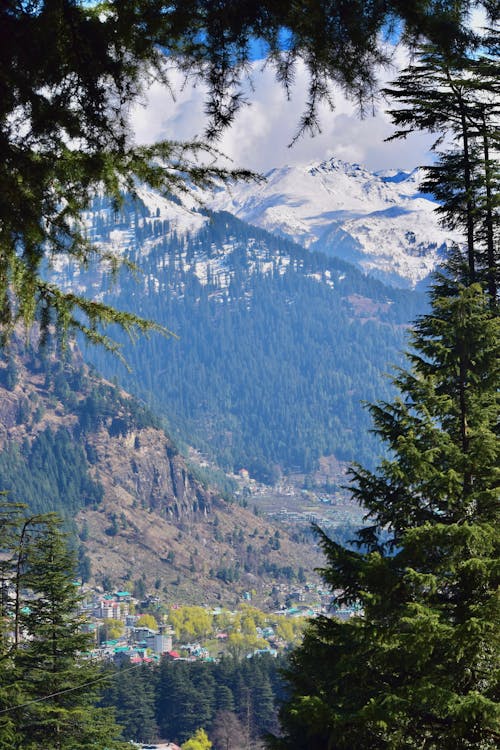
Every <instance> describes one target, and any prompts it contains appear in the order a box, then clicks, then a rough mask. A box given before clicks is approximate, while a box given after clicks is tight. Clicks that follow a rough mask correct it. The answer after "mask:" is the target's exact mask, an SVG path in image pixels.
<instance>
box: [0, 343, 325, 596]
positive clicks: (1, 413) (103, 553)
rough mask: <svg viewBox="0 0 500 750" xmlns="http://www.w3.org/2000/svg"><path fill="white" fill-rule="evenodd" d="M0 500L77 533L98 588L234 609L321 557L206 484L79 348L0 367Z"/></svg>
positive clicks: (26, 354) (85, 566)
mask: <svg viewBox="0 0 500 750" xmlns="http://www.w3.org/2000/svg"><path fill="white" fill-rule="evenodd" d="M0 491H5V492H7V498H6V499H7V501H11V502H24V503H27V504H28V506H29V507H30V509H31V510H32V511H33V512H36V513H39V512H49V511H57V512H58V513H60V514H62V515H63V517H64V518H65V519H66V521H67V523H68V524H69V525H70V526H73V528H75V527H76V529H77V530H78V533H79V541H78V545H79V558H80V571H81V573H82V574H83V575H84V576H85V578H90V579H91V580H92V581H93V582H95V583H97V584H105V585H106V587H108V586H110V587H112V586H118V587H120V588H123V587H129V586H130V587H131V588H132V587H133V586H134V584H137V585H139V584H140V588H142V589H143V590H144V589H146V590H149V591H150V592H154V591H155V590H156V589H161V590H163V591H164V592H165V593H166V594H167V595H168V596H169V597H170V598H171V599H174V600H176V601H187V602H190V603H202V602H210V603H214V602H215V601H218V600H221V601H223V602H226V603H231V604H234V603H235V601H237V600H238V597H239V596H241V593H242V591H244V590H245V589H256V590H257V592H258V595H259V596H263V597H265V596H266V595H267V593H268V592H269V590H270V588H271V586H270V582H271V581H273V582H275V581H284V582H290V581H293V580H294V578H295V577H297V576H298V572H299V571H298V569H299V566H300V567H303V568H304V569H305V570H306V571H308V573H309V574H310V573H311V571H312V568H313V566H314V565H315V564H317V560H318V556H317V555H318V553H317V550H315V549H314V548H313V547H312V546H311V544H310V543H308V544H304V543H300V542H298V541H293V540H292V539H291V537H290V536H289V534H288V533H287V532H286V531H285V530H283V529H282V530H281V532H280V535H279V537H280V544H277V543H276V538H275V533H276V531H277V529H276V527H275V526H273V525H272V524H271V523H269V522H267V521H265V520H264V519H262V518H258V517H256V516H255V515H254V514H253V513H252V512H251V511H249V510H246V509H245V508H243V507H241V506H240V505H238V503H237V502H235V501H233V502H227V501H225V500H224V499H223V498H222V497H221V495H220V494H219V493H218V492H216V491H214V490H213V489H209V488H207V487H205V486H204V485H203V484H202V483H201V482H200V481H199V480H197V479H196V478H195V477H194V476H193V473H192V471H191V470H190V469H189V468H188V466H187V465H186V462H185V460H184V458H183V457H182V456H181V455H180V454H179V453H178V451H177V450H176V448H175V446H174V445H173V443H172V441H171V439H170V438H169V437H168V436H167V435H166V434H165V433H164V432H163V431H162V430H161V429H159V428H158V425H157V422H156V420H155V419H154V417H152V415H151V414H150V413H148V411H147V410H146V409H145V408H144V407H143V406H142V405H141V404H140V403H138V402H137V401H136V400H135V399H133V398H131V397H130V396H129V395H128V394H127V393H125V392H124V391H122V390H121V389H119V388H117V387H116V386H114V385H112V384H111V383H109V382H106V381H103V380H102V379H101V378H99V377H97V376H95V375H92V374H90V373H89V372H88V369H87V368H86V367H85V366H84V364H83V362H82V360H81V358H80V356H79V354H78V352H76V351H74V352H67V353H66V354H62V355H61V353H60V352H58V353H57V354H49V353H47V352H43V351H42V352H40V351H37V350H35V349H33V348H31V347H28V348H27V349H25V348H24V347H23V346H22V345H21V344H19V345H17V344H16V342H14V344H13V346H12V347H11V349H10V351H9V353H8V356H7V357H4V358H2V359H0ZM138 582H139V583H138ZM140 582H142V583H140ZM228 583H230V584H231V585H228Z"/></svg>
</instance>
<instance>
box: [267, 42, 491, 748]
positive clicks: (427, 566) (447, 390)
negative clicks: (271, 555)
mask: <svg viewBox="0 0 500 750" xmlns="http://www.w3.org/2000/svg"><path fill="white" fill-rule="evenodd" d="M492 49H493V48H492V47H489V48H488V51H489V56H487V57H483V56H482V54H481V53H480V52H478V51H477V50H476V52H475V54H468V55H465V53H464V52H463V51H462V54H461V55H460V56H458V55H457V53H456V51H455V52H454V53H449V54H444V53H443V51H442V50H441V51H439V50H437V49H436V48H435V47H434V48H429V47H427V48H426V49H424V50H423V51H422V53H421V56H420V57H419V58H418V59H417V61H416V62H414V63H413V64H412V65H411V66H410V67H409V68H408V70H407V71H405V72H404V73H403V74H402V75H401V76H400V78H399V79H398V80H397V81H396V83H395V84H393V86H392V88H391V89H389V90H388V91H389V92H390V93H392V95H394V96H395V97H396V99H397V100H398V103H399V104H403V105H404V106H403V108H402V109H398V110H396V111H395V112H394V113H393V118H394V120H395V122H396V123H397V124H398V125H399V126H401V127H402V130H400V131H399V132H398V133H396V136H397V137H398V136H399V137H400V136H404V135H405V134H406V133H407V132H409V130H412V129H414V128H418V129H429V130H431V131H433V132H436V133H437V134H438V143H443V142H445V139H446V138H448V150H447V151H445V152H443V153H441V154H439V159H438V162H437V163H436V164H435V165H433V166H432V167H431V168H429V169H428V179H427V181H426V187H427V188H428V189H430V190H431V191H432V192H433V193H434V194H435V195H436V197H438V198H440V199H441V201H442V205H441V208H440V211H441V214H442V216H443V220H444V221H445V222H446V224H447V225H448V226H452V227H455V228H459V229H461V230H462V231H463V235H464V248H463V252H462V251H461V250H460V249H459V248H457V250H456V252H455V253H454V254H453V255H452V257H450V258H449V259H448V261H447V263H446V264H445V266H444V269H443V270H442V272H441V273H440V274H439V275H438V276H437V278H436V282H435V284H434V286H433V287H432V291H431V310H430V312H429V313H428V314H426V315H424V316H422V317H420V318H419V319H418V320H417V321H416V323H415V324H414V327H413V330H412V334H411V344H412V349H411V350H410V352H409V354H408V355H407V356H408V361H409V366H408V369H406V370H403V369H402V370H399V371H398V373H397V375H396V377H395V379H394V383H395V386H396V388H397V390H398V392H399V396H398V397H397V398H396V399H394V400H393V401H391V402H382V403H379V404H377V405H374V406H372V407H371V410H370V411H371V415H372V419H373V422H374V425H375V431H376V432H377V434H378V435H380V437H381V438H382V439H383V441H384V442H385V444H386V445H387V447H388V451H389V453H388V456H387V458H386V459H384V460H383V461H382V462H381V463H380V465H379V467H378V469H377V470H376V471H369V470H368V469H366V468H363V467H360V466H358V467H355V468H354V469H353V470H352V478H353V485H352V493H353V496H354V498H355V499H357V500H358V502H359V503H360V504H361V506H362V507H363V508H365V509H366V519H365V520H366V521H369V522H370V525H367V526H366V527H364V528H363V529H361V530H360V531H358V533H357V534H356V536H355V539H354V540H353V542H354V543H355V544H356V545H357V550H356V549H352V547H349V548H346V547H344V546H342V545H340V544H337V543H335V542H334V541H332V540H331V539H329V538H328V537H327V536H326V535H325V534H324V533H323V532H321V531H320V530H319V529H317V533H318V535H319V540H320V544H321V546H322V548H323V550H324V552H325V554H326V558H327V565H326V567H325V568H324V569H323V570H322V574H323V577H324V580H325V582H326V583H327V584H328V585H329V587H330V588H331V589H332V591H333V592H334V599H333V601H334V603H336V604H337V605H340V606H342V605H346V604H347V605H357V607H358V608H360V610H359V613H358V614H357V615H356V616H354V617H352V618H351V619H350V620H348V621H345V622H343V621H341V620H339V619H336V618H335V617H326V616H322V617H319V618H317V619H316V620H314V621H313V622H312V623H311V624H310V627H309V630H308V631H307V633H306V636H305V639H304V642H303V645H302V646H301V647H299V648H298V649H297V650H296V651H295V653H294V654H293V655H292V658H291V666H290V670H289V672H288V677H289V679H290V682H291V696H290V699H289V700H288V702H287V703H286V704H285V706H284V708H283V711H282V724H283V729H284V736H283V737H282V738H281V739H277V740H275V741H273V742H272V745H273V747H275V748H281V750H286V749H287V748H292V747H293V748H294V750H312V749H313V748H314V749H316V748H318V747H328V748H330V749H331V750H333V749H334V748H338V750H342V749H344V748H345V749H346V750H347V748H352V747H370V748H380V749H381V750H382V749H384V750H388V749H389V748H394V749H395V748H398V750H399V749H402V748H408V750H410V748H415V749H416V748H423V747H425V748H429V750H456V749H460V750H465V749H466V748H480V749H481V750H489V749H490V748H491V749H493V748H495V747H498V742H499V738H500V709H499V702H498V699H499V684H500V683H499V674H500V639H499V633H500V629H499V624H500V608H499V600H498V586H499V582H500V581H499V575H498V570H499V568H498V559H499V552H500V545H499V535H498V522H499V507H498V492H499V478H500V475H499V469H498V467H499V465H500V461H499V458H500V456H499V443H498V393H499V385H500V382H499V381H500V368H499V362H500V358H499V354H500V351H499V348H500V344H499V342H500V337H499V326H500V318H499V316H498V313H497V279H498V256H497V255H496V254H495V253H493V252H492V250H494V249H495V246H496V245H497V243H498V227H499V222H498V206H497V204H496V198H495V197H494V193H493V189H492V186H493V183H494V179H496V177H494V170H493V163H492V161H491V160H490V157H489V156H488V150H487V146H486V144H487V143H496V142H497V140H496V139H497V138H498V133H497V132H496V128H497V127H498V106H497V102H496V100H495V99H494V96H493V94H494V93H495V92H497V89H498V80H497V79H496V78H495V75H494V71H497V70H498V64H497V59H498V58H496V60H495V57H494V56H493V55H492V54H491V53H492ZM497 51H498V50H497Z"/></svg>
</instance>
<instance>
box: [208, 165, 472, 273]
mask: <svg viewBox="0 0 500 750" xmlns="http://www.w3.org/2000/svg"><path fill="white" fill-rule="evenodd" d="M421 178H422V173H421V171H420V170H414V171H413V172H410V173H407V172H398V171H396V170H393V171H386V172H377V173H373V172H369V171H368V170H367V169H365V168H364V167H362V166H360V165H359V164H348V163H346V162H344V161H341V160H339V159H330V160H328V161H325V162H322V163H321V164H313V165H311V164H309V165H306V166H293V167H290V166H287V167H282V168H279V169H272V170H271V171H270V172H268V174H267V175H266V182H265V183H260V184H257V185H256V184H245V185H237V186H236V187H231V188H229V189H228V188H222V189H221V190H219V191H218V192H217V193H215V195H213V196H212V197H211V198H209V199H208V200H207V203H208V205H209V207H210V208H211V209H213V210H218V211H228V212H230V213H232V214H234V215H235V216H237V217H238V218H240V219H243V220H244V221H246V222H248V223H250V224H255V225H256V226H259V227H262V228H264V229H266V230H268V231H270V232H273V233H276V234H280V235H282V236H285V237H288V238H290V239H293V240H294V241H296V242H298V243H300V244H301V245H303V246H305V247H308V248H310V249H311V250H321V251H323V252H326V253H328V254H330V255H336V256H339V257H341V258H343V259H344V260H347V261H350V262H354V263H355V264H357V265H358V266H359V267H361V268H362V269H363V270H364V271H366V272H369V273H371V274H374V275H376V276H379V277H380V278H383V279H384V280H385V281H389V282H391V283H393V284H396V285H398V286H408V285H409V286H415V285H416V284H417V283H418V282H420V281H422V280H424V279H425V278H426V277H427V276H428V275H429V273H431V272H432V271H433V269H434V268H435V266H436V264H437V263H438V262H439V259H440V256H441V255H442V254H443V252H444V251H445V250H446V249H447V248H448V247H449V246H450V245H451V244H452V243H454V242H459V241H460V237H459V236H458V235H454V234H453V233H452V232H449V231H447V230H444V229H443V228H442V227H440V226H439V222H438V218H437V216H436V214H435V212H434V209H435V208H436V205H437V204H436V203H435V202H434V201H432V200H431V199H430V198H429V197H428V196H426V195H424V194H422V193H420V192H419V182H420V180H421Z"/></svg>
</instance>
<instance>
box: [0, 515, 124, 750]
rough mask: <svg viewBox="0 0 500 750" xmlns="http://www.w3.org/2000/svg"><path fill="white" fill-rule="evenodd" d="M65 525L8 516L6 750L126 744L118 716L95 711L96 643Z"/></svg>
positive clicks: (1, 728)
mask: <svg viewBox="0 0 500 750" xmlns="http://www.w3.org/2000/svg"><path fill="white" fill-rule="evenodd" d="M59 526H60V523H59V521H58V519H57V518H56V517H55V516H54V515H45V516H38V517H32V518H24V516H23V514H22V509H21V508H20V507H19V506H14V509H11V508H9V507H8V506H7V507H6V508H5V509H3V512H2V517H1V523H0V528H2V527H3V529H8V533H7V534H5V533H4V535H3V536H4V538H3V539H2V545H3V544H6V545H7V546H6V547H3V550H4V554H5V552H6V553H7V559H8V561H9V562H10V571H8V572H7V576H8V579H9V585H10V591H11V593H10V596H9V600H8V601H7V603H6V604H7V606H6V609H5V610H4V616H5V615H6V616H7V621H8V623H9V633H8V634H7V637H6V638H5V639H4V641H3V644H2V654H1V656H2V661H3V665H2V666H3V667H4V669H3V670H2V681H3V682H4V684H5V686H6V696H5V698H4V700H3V701H2V704H3V705H2V707H1V709H0V710H1V711H2V714H0V719H1V722H0V747H9V748H10V749H11V750H35V748H36V749H38V748H40V747H44V748H45V749H46V750H66V749H68V750H69V749H70V748H71V750H79V748H81V749H82V750H83V749H84V748H85V750H92V748H95V750H102V748H103V747H107V748H109V750H112V749H113V748H115V749H117V748H120V747H124V745H123V743H121V742H120V741H118V740H117V737H118V736H119V734H120V730H119V728H118V727H117V726H116V725H115V723H114V721H113V717H112V714H111V713H110V712H109V710H108V709H99V708H96V707H95V703H96V701H97V700H98V695H99V689H100V687H102V683H101V682H100V680H101V672H100V670H99V668H98V667H96V665H95V664H93V663H92V662H91V661H90V660H87V659H85V658H84V652H85V651H86V650H88V648H89V638H90V636H89V635H88V634H86V633H85V632H84V631H83V619H82V616H81V614H80V613H79V607H80V596H79V592H78V588H77V586H76V585H75V583H74V580H73V576H74V570H75V561H74V556H73V555H72V554H71V553H70V552H69V551H68V548H67V546H66V540H65V538H64V534H63V533H62V532H61V530H60V528H59ZM6 667H7V668H6ZM4 714H5V716H3V715H4ZM12 730H14V731H12ZM2 743H3V745H2Z"/></svg>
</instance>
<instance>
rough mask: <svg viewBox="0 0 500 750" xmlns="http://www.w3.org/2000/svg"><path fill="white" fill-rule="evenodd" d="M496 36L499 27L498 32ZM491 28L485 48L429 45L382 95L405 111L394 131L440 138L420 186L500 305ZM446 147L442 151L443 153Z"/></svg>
mask: <svg viewBox="0 0 500 750" xmlns="http://www.w3.org/2000/svg"><path fill="white" fill-rule="evenodd" d="M496 31H497V32H498V29H497V30H496ZM497 39H498V34H497V33H495V32H494V31H493V30H490V33H489V34H487V35H485V37H484V38H483V39H482V40H481V44H480V48H479V49H476V48H475V46H473V47H472V49H470V48H469V49H465V50H463V49H458V50H457V49H453V50H444V49H443V48H440V47H437V46H436V45H426V46H425V47H422V48H421V49H420V50H419V54H418V55H417V57H416V59H415V60H414V61H413V62H412V64H411V65H410V66H409V67H408V68H407V69H406V70H404V71H403V72H402V73H401V74H400V76H399V77H398V78H397V79H396V81H394V82H393V83H392V84H391V86H390V87H388V88H386V89H384V93H385V94H386V95H388V96H390V97H391V98H392V99H394V100H396V102H397V103H398V104H399V105H400V107H401V108H398V109H393V110H391V111H390V115H391V118H392V120H393V122H394V123H395V125H396V126H397V128H398V129H397V130H396V132H395V133H394V135H393V136H392V137H391V138H390V139H389V140H392V139H395V138H405V137H406V136H407V135H408V133H410V132H412V131H413V130H427V131H430V132H431V133H434V134H437V138H436V141H435V143H434V145H433V149H434V151H436V153H437V157H438V158H437V159H436V161H435V163H434V164H432V165H431V166H428V167H426V168H425V171H426V173H427V176H426V179H425V181H424V182H423V183H422V185H421V189H422V190H423V191H425V192H428V193H432V194H433V195H434V197H435V198H436V199H437V201H438V202H439V208H438V209H437V213H438V214H439V215H440V217H441V221H442V223H443V224H444V225H445V226H446V227H448V228H450V229H459V230H463V232H464V235H465V240H466V247H467V266H468V281H469V282H470V283H473V282H474V281H484V282H485V283H486V284H487V288H488V292H489V294H490V302H491V304H492V305H495V304H496V299H497V294H498V263H499V257H498V253H499V252H500V250H499V241H498V235H499V231H500V204H499V200H498V193H499V187H500V173H499V167H498V159H497V158H496V157H497V156H498V149H499V147H500V127H499V126H500V64H499V58H498V51H499V45H498V41H497ZM443 146H445V148H442V147H443Z"/></svg>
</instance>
